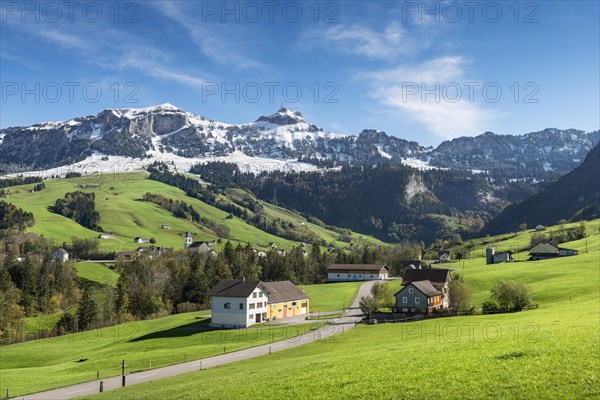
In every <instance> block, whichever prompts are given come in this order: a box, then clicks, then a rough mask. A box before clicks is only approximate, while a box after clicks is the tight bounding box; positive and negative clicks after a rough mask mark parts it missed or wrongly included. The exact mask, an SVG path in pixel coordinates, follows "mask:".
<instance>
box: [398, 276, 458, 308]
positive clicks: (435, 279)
mask: <svg viewBox="0 0 600 400" xmlns="http://www.w3.org/2000/svg"><path fill="white" fill-rule="evenodd" d="M451 280H452V278H451V277H450V270H449V269H442V268H439V269H438V268H425V269H407V270H405V271H404V274H403V276H402V285H403V286H406V285H408V284H409V283H413V282H422V281H428V282H429V283H430V284H431V285H432V286H433V287H434V288H435V289H436V290H438V291H439V292H440V293H441V295H442V299H441V300H442V304H441V308H448V306H449V304H450V299H449V297H448V290H449V285H450V281H451ZM423 285H425V286H423ZM421 286H422V287H427V285H426V284H421ZM435 296H437V295H435ZM396 299H398V296H396ZM398 306H399V307H401V308H404V307H402V303H400V304H398V303H396V307H398Z"/></svg>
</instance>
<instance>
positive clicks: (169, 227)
mask: <svg viewBox="0 0 600 400" xmlns="http://www.w3.org/2000/svg"><path fill="white" fill-rule="evenodd" d="M160 229H163V230H166V231H168V230H169V229H171V225H162V226H161V227H160Z"/></svg>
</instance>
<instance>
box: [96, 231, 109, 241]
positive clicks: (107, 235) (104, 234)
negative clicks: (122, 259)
mask: <svg viewBox="0 0 600 400" xmlns="http://www.w3.org/2000/svg"><path fill="white" fill-rule="evenodd" d="M110 238H112V233H106V232H103V233H100V234H99V235H98V239H110Z"/></svg>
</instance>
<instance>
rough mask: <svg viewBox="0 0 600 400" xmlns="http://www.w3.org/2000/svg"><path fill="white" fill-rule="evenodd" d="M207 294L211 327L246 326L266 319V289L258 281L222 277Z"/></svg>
mask: <svg viewBox="0 0 600 400" xmlns="http://www.w3.org/2000/svg"><path fill="white" fill-rule="evenodd" d="M208 295H209V296H210V299H211V304H212V307H211V309H212V322H211V326H213V327H218V328H247V327H249V326H250V325H254V324H257V323H260V322H263V321H265V320H266V319H267V313H268V304H267V303H268V298H267V291H266V289H265V288H264V286H263V285H262V283H261V282H260V281H247V280H230V279H223V280H221V281H219V283H217V284H216V285H215V287H214V288H212V290H211V291H210V292H209V293H208Z"/></svg>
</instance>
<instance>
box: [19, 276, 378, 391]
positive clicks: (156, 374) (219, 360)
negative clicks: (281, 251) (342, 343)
mask: <svg viewBox="0 0 600 400" xmlns="http://www.w3.org/2000/svg"><path fill="white" fill-rule="evenodd" d="M375 282H377V281H368V282H365V283H364V284H362V285H361V286H360V288H359V289H358V292H357V294H356V297H355V298H354V301H353V302H352V306H351V307H350V308H349V309H348V310H346V312H345V313H344V316H343V317H340V318H337V319H335V322H334V323H332V324H331V325H326V326H324V327H323V328H320V329H318V330H315V331H313V332H311V333H307V334H304V335H302V336H297V337H294V338H291V339H288V340H283V341H280V342H275V343H271V344H265V345H261V346H257V347H252V348H249V349H245V350H239V351H236V352H232V353H227V354H222V355H218V356H214V357H209V358H204V359H202V360H196V361H190V362H186V363H182V364H175V365H171V366H168V367H162V368H156V369H151V370H147V371H141V372H137V373H133V374H128V375H127V377H126V383H127V386H131V385H135V384H138V383H143V382H150V381H155V380H157V379H162V378H168V377H171V376H175V375H180V374H185V373H187V372H192V371H198V370H199V369H206V368H211V367H216V366H219V365H224V364H229V363H232V362H235V361H240V360H246V359H249V358H254V357H258V356H263V355H266V354H269V353H270V352H272V353H274V352H277V351H281V350H286V349H291V348H293V347H297V346H302V345H304V344H308V343H312V342H315V341H318V340H323V339H326V338H328V337H330V336H333V335H336V334H338V333H342V332H344V331H346V330H348V329H351V328H353V327H354V326H355V325H356V322H359V321H360V320H361V319H362V318H363V317H364V314H363V313H362V311H361V310H360V308H359V307H358V302H359V300H360V298H361V297H362V296H364V295H366V294H369V293H370V290H371V286H372V285H373V284H374V283H375ZM102 382H103V385H104V391H105V392H106V391H108V390H114V389H118V388H120V387H121V377H120V376H115V377H112V378H106V379H102ZM99 388H100V381H92V382H86V383H80V384H78V385H73V386H67V387H63V388H60V389H54V390H49V391H46V392H40V393H35V394H31V395H27V396H24V397H18V398H19V399H27V400H34V399H36V400H62V399H71V398H74V397H79V396H85V395H91V394H95V393H98V392H99Z"/></svg>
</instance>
